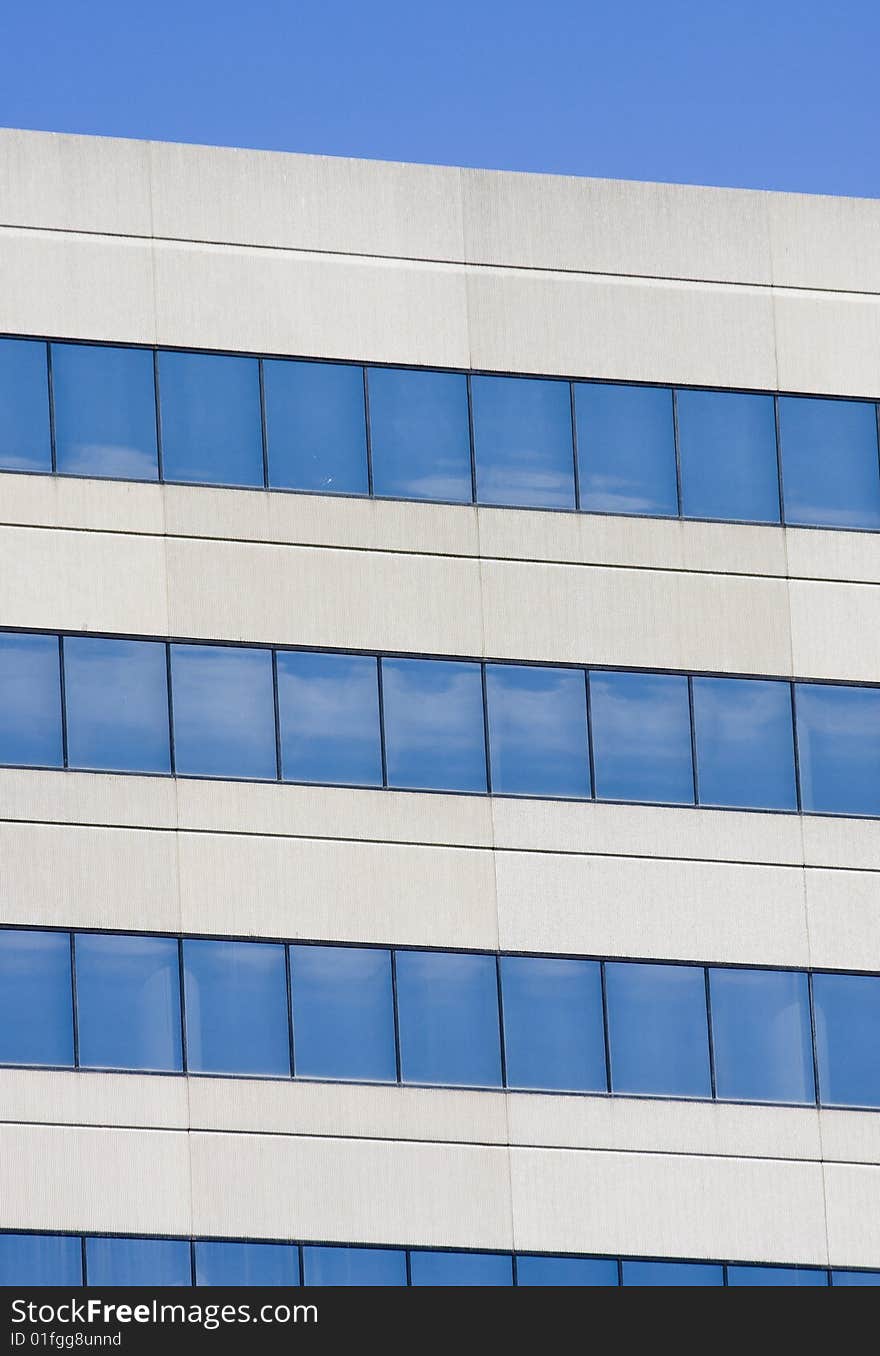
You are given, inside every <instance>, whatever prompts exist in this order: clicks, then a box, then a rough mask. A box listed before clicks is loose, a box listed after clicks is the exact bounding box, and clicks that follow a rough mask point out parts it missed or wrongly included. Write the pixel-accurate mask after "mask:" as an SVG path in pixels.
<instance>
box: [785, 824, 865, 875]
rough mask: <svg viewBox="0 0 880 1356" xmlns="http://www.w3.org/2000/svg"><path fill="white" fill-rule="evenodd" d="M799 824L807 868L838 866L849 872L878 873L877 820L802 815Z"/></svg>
mask: <svg viewBox="0 0 880 1356" xmlns="http://www.w3.org/2000/svg"><path fill="white" fill-rule="evenodd" d="M800 823H801V829H802V832H803V844H804V846H803V852H804V861H805V862H806V864H807V866H830V867H834V866H839V867H842V868H844V869H845V870H848V871H849V870H856V869H858V868H862V869H864V870H865V871H876V870H877V869H878V864H880V820H877V819H846V818H844V817H842V816H841V817H837V816H834V815H803V816H802V818H801V821H800Z"/></svg>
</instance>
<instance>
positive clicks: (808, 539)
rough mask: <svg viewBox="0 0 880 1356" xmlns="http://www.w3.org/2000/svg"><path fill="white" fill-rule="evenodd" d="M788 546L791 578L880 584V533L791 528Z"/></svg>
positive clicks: (787, 531)
mask: <svg viewBox="0 0 880 1356" xmlns="http://www.w3.org/2000/svg"><path fill="white" fill-rule="evenodd" d="M785 546H786V551H787V554H788V572H789V574H790V576H791V578H792V579H821V580H829V579H836V580H840V581H842V582H851V583H864V584H880V534H878V533H876V532H846V531H839V532H822V531H820V530H818V529H812V528H809V529H807V528H797V527H789V528H786V530H785ZM855 596H857V597H859V598H861V597H862V595H861V594H857V595H855Z"/></svg>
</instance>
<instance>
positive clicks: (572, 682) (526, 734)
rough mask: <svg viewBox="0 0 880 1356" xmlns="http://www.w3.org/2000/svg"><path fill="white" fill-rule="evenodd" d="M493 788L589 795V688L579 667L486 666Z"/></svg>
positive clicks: (514, 792) (526, 793) (536, 793)
mask: <svg viewBox="0 0 880 1356" xmlns="http://www.w3.org/2000/svg"><path fill="white" fill-rule="evenodd" d="M486 697H487V704H488V710H489V748H490V750H491V758H492V790H493V791H494V792H498V793H499V794H501V795H524V796H575V797H578V798H585V797H589V795H590V753H589V748H588V744H587V688H586V682H585V677H584V674H583V673H582V672H581V671H580V670H578V669H551V668H546V669H545V668H537V667H533V666H532V665H528V664H487V665H486Z"/></svg>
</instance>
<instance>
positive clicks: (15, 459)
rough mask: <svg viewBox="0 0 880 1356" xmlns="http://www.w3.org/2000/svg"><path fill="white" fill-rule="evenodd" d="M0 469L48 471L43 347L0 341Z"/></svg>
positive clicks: (34, 343)
mask: <svg viewBox="0 0 880 1356" xmlns="http://www.w3.org/2000/svg"><path fill="white" fill-rule="evenodd" d="M0 467H2V468H3V470H5V471H46V472H48V471H51V470H52V445H51V443H50V440H49V378H48V374H47V370H46V345H45V344H43V343H39V342H38V341H37V340H35V339H0Z"/></svg>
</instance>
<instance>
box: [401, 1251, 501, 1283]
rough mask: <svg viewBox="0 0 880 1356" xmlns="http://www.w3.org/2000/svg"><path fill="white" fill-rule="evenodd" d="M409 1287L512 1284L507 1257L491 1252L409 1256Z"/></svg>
mask: <svg viewBox="0 0 880 1356" xmlns="http://www.w3.org/2000/svg"><path fill="white" fill-rule="evenodd" d="M410 1271H411V1274H412V1283H413V1285H513V1264H512V1262H511V1259H510V1257H508V1256H506V1255H505V1254H503V1253H493V1252H429V1251H421V1250H420V1249H418V1248H413V1250H412V1252H411V1253H410Z"/></svg>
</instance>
